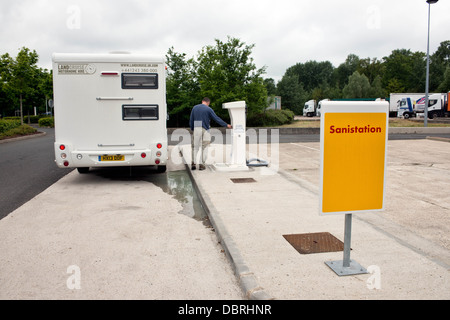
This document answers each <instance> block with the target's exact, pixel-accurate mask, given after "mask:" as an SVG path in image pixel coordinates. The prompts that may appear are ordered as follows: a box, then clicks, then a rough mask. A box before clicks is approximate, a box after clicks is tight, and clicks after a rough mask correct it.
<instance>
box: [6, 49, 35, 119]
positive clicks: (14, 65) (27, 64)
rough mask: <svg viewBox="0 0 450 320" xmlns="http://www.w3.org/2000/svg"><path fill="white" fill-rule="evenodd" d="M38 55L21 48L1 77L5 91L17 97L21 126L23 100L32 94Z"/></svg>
mask: <svg viewBox="0 0 450 320" xmlns="http://www.w3.org/2000/svg"><path fill="white" fill-rule="evenodd" d="M37 62H38V54H37V53H36V51H35V50H33V51H30V49H28V48H25V47H23V48H22V49H21V50H20V51H19V53H18V54H17V57H16V59H15V60H12V61H11V60H10V63H9V66H8V67H6V68H5V70H4V74H3V77H4V78H5V79H6V81H7V85H6V89H7V90H10V91H11V92H13V94H14V95H18V96H19V103H20V119H21V124H23V100H24V97H25V98H26V97H27V96H31V95H32V94H33V87H32V85H33V83H34V82H36V79H37V70H38V68H37V66H36V63H37Z"/></svg>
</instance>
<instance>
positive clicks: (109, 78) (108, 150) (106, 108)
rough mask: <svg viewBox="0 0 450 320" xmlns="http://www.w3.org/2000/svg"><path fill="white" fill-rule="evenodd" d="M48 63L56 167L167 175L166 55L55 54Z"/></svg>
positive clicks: (83, 170)
mask: <svg viewBox="0 0 450 320" xmlns="http://www.w3.org/2000/svg"><path fill="white" fill-rule="evenodd" d="M52 61H53V94H54V113H55V144H54V148H55V162H56V164H57V166H58V167H61V168H77V169H78V171H79V172H80V173H86V172H88V171H89V168H90V167H114V166H157V170H158V171H160V172H164V171H165V170H166V165H167V159H168V139H167V122H166V121H167V105H166V84H165V63H164V56H152V55H147V54H127V53H116V54H114V53H110V54H68V53H54V54H53V56H52Z"/></svg>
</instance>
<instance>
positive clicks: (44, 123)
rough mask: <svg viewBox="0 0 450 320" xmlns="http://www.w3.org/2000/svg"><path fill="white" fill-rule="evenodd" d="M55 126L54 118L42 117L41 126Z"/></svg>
mask: <svg viewBox="0 0 450 320" xmlns="http://www.w3.org/2000/svg"><path fill="white" fill-rule="evenodd" d="M54 126H55V121H54V118H41V119H39V127H48V128H53V127H54Z"/></svg>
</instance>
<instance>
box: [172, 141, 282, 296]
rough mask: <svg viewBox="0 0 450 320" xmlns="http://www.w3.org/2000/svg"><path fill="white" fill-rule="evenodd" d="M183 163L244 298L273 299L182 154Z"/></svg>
mask: <svg viewBox="0 0 450 320" xmlns="http://www.w3.org/2000/svg"><path fill="white" fill-rule="evenodd" d="M180 152H181V154H182V155H183V150H182V148H180ZM182 158H183V161H184V164H185V166H186V171H187V172H188V174H189V177H190V179H191V181H192V185H193V187H194V190H195V192H197V195H198V198H199V200H200V202H201V204H202V206H203V208H204V210H205V212H206V214H207V215H208V218H209V220H210V221H211V224H212V226H213V227H214V230H215V232H216V235H217V238H218V241H219V242H220V244H221V245H222V247H223V249H224V252H225V254H226V256H227V258H228V260H229V261H230V263H231V265H232V267H233V269H234V270H233V271H234V273H235V275H236V277H237V279H238V281H239V285H240V286H241V289H242V290H243V293H244V295H245V297H246V298H248V299H249V300H273V299H274V298H273V297H271V296H270V295H268V294H267V293H266V292H265V291H264V288H262V287H261V286H259V285H258V282H257V280H256V277H255V276H254V274H253V272H251V271H250V269H249V268H248V267H247V265H246V263H245V261H244V259H243V257H242V255H241V253H240V252H239V249H238V248H237V246H236V244H235V242H234V241H233V239H232V237H231V236H230V234H229V233H228V231H227V228H226V227H225V225H224V223H223V222H222V219H220V217H219V215H218V214H217V210H216V209H215V207H214V204H213V203H212V201H211V200H210V199H209V197H208V195H207V193H206V192H205V191H204V190H203V188H202V187H201V186H200V185H198V184H197V182H196V181H195V177H194V175H193V174H192V171H191V169H190V167H189V164H188V163H187V161H186V159H185V158H184V156H183V157H182Z"/></svg>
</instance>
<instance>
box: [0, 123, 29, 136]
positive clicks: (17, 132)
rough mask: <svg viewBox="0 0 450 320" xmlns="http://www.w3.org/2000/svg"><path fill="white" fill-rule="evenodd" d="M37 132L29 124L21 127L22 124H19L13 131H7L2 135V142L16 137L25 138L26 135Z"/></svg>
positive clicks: (0, 134)
mask: <svg viewBox="0 0 450 320" xmlns="http://www.w3.org/2000/svg"><path fill="white" fill-rule="evenodd" d="M0 122H1V121H0ZM36 131H37V130H36V129H35V128H33V127H30V126H29V125H27V124H24V125H20V122H19V126H17V127H15V128H13V129H10V130H8V131H5V132H3V133H0V140H1V139H5V138H10V137H14V136H24V135H28V134H33V133H35V132H36Z"/></svg>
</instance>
